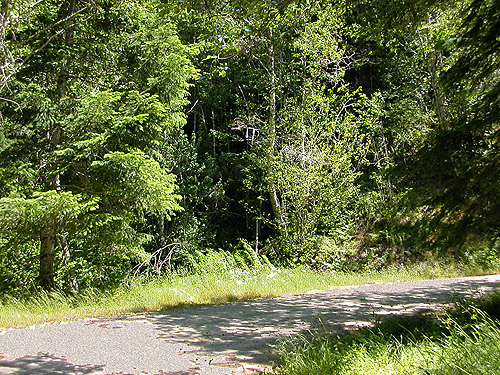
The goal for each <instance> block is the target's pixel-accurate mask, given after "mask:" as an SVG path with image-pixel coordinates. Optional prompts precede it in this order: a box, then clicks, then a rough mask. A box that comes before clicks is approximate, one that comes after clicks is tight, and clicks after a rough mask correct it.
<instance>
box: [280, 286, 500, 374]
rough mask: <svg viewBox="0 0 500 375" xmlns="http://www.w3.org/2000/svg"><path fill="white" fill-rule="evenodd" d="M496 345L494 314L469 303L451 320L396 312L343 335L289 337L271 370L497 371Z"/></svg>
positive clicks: (499, 335)
mask: <svg viewBox="0 0 500 375" xmlns="http://www.w3.org/2000/svg"><path fill="white" fill-rule="evenodd" d="M497 297H498V294H497ZM490 298H491V297H488V296H487V297H486V298H485V300H489V299H490ZM496 300H498V298H496ZM496 307H498V303H497V306H496ZM471 311H474V314H473V315H471V314H470V312H471ZM499 345H500V325H499V322H498V320H494V319H492V318H491V317H490V316H488V315H487V314H486V313H484V312H482V311H481V310H479V309H477V308H475V309H471V308H469V309H468V310H465V312H464V311H463V310H460V311H458V312H457V313H456V318H455V319H453V320H447V319H446V317H441V318H440V319H439V320H438V319H436V318H435V317H432V316H429V315H422V316H416V317H399V318H392V319H388V320H386V321H384V322H382V323H379V324H377V325H376V326H375V327H374V328H367V329H361V330H359V331H357V332H354V333H348V334H345V335H343V336H337V337H333V336H331V335H324V336H316V337H313V338H312V339H306V338H299V339H296V340H295V341H293V342H292V341H288V342H287V343H284V345H283V347H282V348H281V352H280V353H281V354H280V355H281V357H280V364H279V365H278V366H277V368H276V369H275V370H276V373H278V374H289V375H292V374H308V373H311V371H313V372H314V373H315V374H346V375H347V374H360V373H363V374H380V373H381V372H387V373H390V374H485V375H486V374H496V373H498V371H497V370H498V368H499V367H498V366H499V363H500V362H499V361H500V356H499V348H500V346H499Z"/></svg>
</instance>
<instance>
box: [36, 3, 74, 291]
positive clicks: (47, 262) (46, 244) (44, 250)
mask: <svg viewBox="0 0 500 375" xmlns="http://www.w3.org/2000/svg"><path fill="white" fill-rule="evenodd" d="M65 5H66V6H67V12H66V13H65V12H62V13H63V15H62V17H63V18H62V19H65V18H68V17H70V16H71V15H72V14H74V13H75V9H76V0H70V1H69V2H68V3H66V4H63V5H62V6H65ZM71 22H72V21H71ZM65 31H66V32H65V40H64V44H65V46H66V47H68V48H70V47H72V46H73V35H74V29H73V26H72V24H71V23H69V22H68V26H67V28H66V30H65ZM68 63H69V61H68V60H66V61H64V62H63V64H62V66H61V69H60V70H59V74H58V77H57V90H58V93H59V100H61V99H63V98H64V97H65V96H66V92H67V84H68V80H69V69H68ZM62 137H63V129H62V127H61V126H60V125H59V124H57V125H56V126H54V127H49V128H48V129H47V140H48V142H49V147H50V148H51V149H55V148H56V147H57V146H58V145H59V143H60V142H61V138H62ZM60 177H61V176H60V175H59V173H58V174H56V175H55V177H54V179H53V180H52V181H49V184H48V185H49V186H50V188H54V189H55V190H56V191H57V192H58V193H59V194H61V193H62V187H61V181H60ZM61 220H62V218H61V219H60V220H55V221H53V222H52V223H48V224H47V225H46V226H45V227H44V228H43V229H42V231H41V234H40V269H39V274H38V284H39V285H40V286H41V287H42V288H44V289H52V288H53V287H54V285H55V282H54V263H55V252H54V250H55V244H56V234H57V226H58V222H59V224H61ZM63 242H66V239H65V238H63ZM66 252H67V254H65V256H66V257H67V258H68V259H69V257H70V255H71V254H70V251H69V248H67V249H66Z"/></svg>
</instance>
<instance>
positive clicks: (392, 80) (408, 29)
mask: <svg viewBox="0 0 500 375" xmlns="http://www.w3.org/2000/svg"><path fill="white" fill-rule="evenodd" d="M0 67H1V76H0V197H1V199H0V227H1V232H0V291H1V292H3V293H9V294H13V295H16V294H24V293H27V292H29V293H31V292H33V291H36V290H38V289H39V288H43V289H52V288H58V289H61V290H63V291H68V292H70V291H77V290H84V289H86V288H109V287H112V286H113V285H116V284H118V283H120V282H122V281H123V280H124V279H125V278H126V277H128V276H130V274H131V273H135V274H141V273H150V274H151V273H157V274H161V273H165V272H171V271H173V270H176V269H181V268H182V269H184V270H189V269H190V267H193V265H194V264H196V262H197V261H198V260H199V259H200V258H201V257H203V254H205V253H207V252H210V251H225V252H228V253H235V254H236V253H238V254H247V255H248V256H250V255H251V254H258V255H259V256H263V257H266V258H267V259H268V260H269V261H270V262H272V263H275V264H280V265H284V266H290V265H298V264H304V265H307V266H310V267H313V268H315V269H319V270H336V269H338V270H340V269H343V270H359V269H363V267H375V268H376V267H383V266H385V265H387V264H393V263H405V262H415V261H422V260H426V259H437V258H449V259H452V258H453V259H460V260H464V261H467V260H469V261H471V260H474V259H478V260H479V261H484V262H486V261H488V259H491V258H498V256H499V255H500V198H499V197H500V175H499V171H500V153H499V146H500V139H499V138H500V123H499V118H500V117H499V114H500V111H499V101H500V99H499V95H500V1H499V0H404V1H402V0H397V1H396V0H379V1H368V0H318V1H309V0H262V1H252V0H246V1H245V0H239V1H237V0H204V1H196V0H191V1H190V0H184V1H182V0H127V1H125V0H79V1H77V0H59V1H54V0H2V1H1V10H0Z"/></svg>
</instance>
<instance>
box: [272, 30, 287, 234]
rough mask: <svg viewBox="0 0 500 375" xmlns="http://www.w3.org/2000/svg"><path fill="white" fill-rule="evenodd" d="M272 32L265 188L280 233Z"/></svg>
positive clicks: (280, 215)
mask: <svg viewBox="0 0 500 375" xmlns="http://www.w3.org/2000/svg"><path fill="white" fill-rule="evenodd" d="M273 39H274V38H273V31H272V29H270V30H269V69H268V70H269V75H270V77H269V78H270V82H271V87H270V90H269V149H268V155H267V158H268V160H267V175H268V178H267V188H268V190H269V198H270V200H271V207H272V209H273V213H274V217H275V218H276V221H277V223H278V228H279V230H280V231H284V232H286V227H285V222H284V220H283V211H282V207H281V204H280V201H279V198H278V191H277V189H276V183H275V182H274V179H273V178H272V177H271V176H272V175H273V162H274V157H275V154H276V54H275V50H274V40H273Z"/></svg>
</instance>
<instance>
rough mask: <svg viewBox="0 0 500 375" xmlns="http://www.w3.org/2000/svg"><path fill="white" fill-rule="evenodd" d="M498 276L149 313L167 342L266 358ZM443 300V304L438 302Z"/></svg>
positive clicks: (487, 284) (476, 288)
mask: <svg viewBox="0 0 500 375" xmlns="http://www.w3.org/2000/svg"><path fill="white" fill-rule="evenodd" d="M498 286H499V284H498V282H495V280H493V279H484V278H483V279H473V280H462V281H460V280H459V281H456V280H455V281H451V280H450V281H445V282H444V283H443V282H442V281H441V282H436V281H425V282H418V283H417V282H405V283H393V284H390V283H385V284H375V285H361V286H359V287H354V288H349V289H334V290H330V291H326V292H320V293H318V294H314V295H313V294H310V295H300V296H285V297H281V298H275V299H272V300H257V301H250V302H237V303H232V304H226V305H217V306H202V307H193V308H188V309H179V310H166V311H163V312H160V313H155V314H149V315H148V320H150V321H152V322H153V323H154V325H155V326H156V328H157V329H158V330H159V331H160V332H159V333H158V338H160V339H162V340H165V341H167V342H177V343H181V342H182V343H191V345H193V346H194V347H198V348H193V350H194V351H195V352H196V353H197V354H199V355H204V354H207V355H232V356H233V357H234V359H235V360H243V361H246V362H251V363H266V362H268V361H269V359H270V350H271V347H272V344H273V342H275V341H276V340H277V339H279V338H280V337H281V338H282V337H286V336H289V335H295V334H304V335H308V334H310V332H311V331H317V330H321V329H322V328H323V327H325V326H326V327H328V329H330V330H331V329H332V328H333V329H337V330H339V331H340V330H345V329H352V328H355V327H359V326H363V325H368V324H370V323H373V322H374V321H375V320H378V319H382V318H383V317H384V316H390V315H401V314H414V313H416V312H420V311H425V310H428V309H430V308H436V307H439V305H441V304H444V303H448V302H450V300H451V299H453V298H460V297H461V296H462V297H463V296H471V295H475V294H478V293H484V292H487V291H491V290H493V289H495V288H498ZM436 305H437V306H436Z"/></svg>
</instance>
